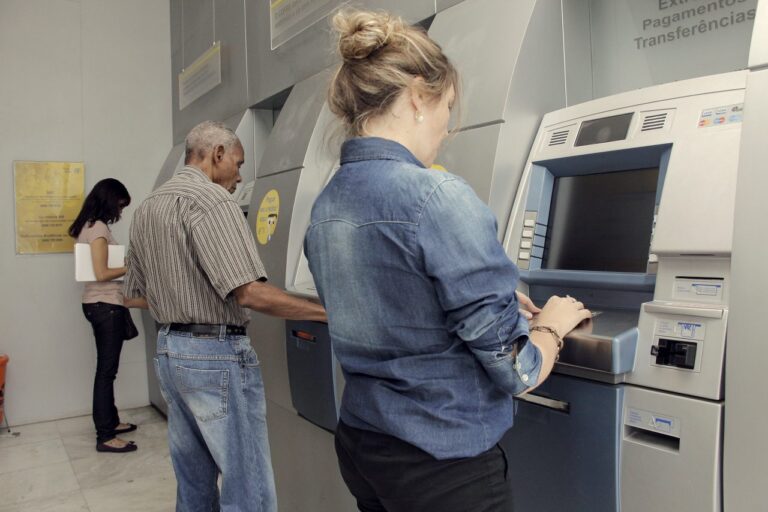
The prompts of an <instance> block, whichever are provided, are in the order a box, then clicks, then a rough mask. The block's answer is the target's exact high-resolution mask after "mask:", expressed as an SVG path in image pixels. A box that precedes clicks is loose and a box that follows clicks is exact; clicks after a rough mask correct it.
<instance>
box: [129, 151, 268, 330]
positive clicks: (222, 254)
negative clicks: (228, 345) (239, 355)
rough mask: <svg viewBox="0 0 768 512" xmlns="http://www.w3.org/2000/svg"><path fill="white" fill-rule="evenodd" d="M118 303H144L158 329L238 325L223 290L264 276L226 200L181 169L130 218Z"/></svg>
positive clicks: (199, 175) (240, 218) (238, 314)
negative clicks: (182, 325) (130, 300)
mask: <svg viewBox="0 0 768 512" xmlns="http://www.w3.org/2000/svg"><path fill="white" fill-rule="evenodd" d="M126 265H127V267H128V272H127V274H126V276H125V284H124V287H123V288H124V293H125V296H126V297H131V298H135V297H146V299H147V302H148V303H149V310H150V312H151V313H152V316H153V317H154V319H155V320H157V321H158V322H160V323H163V324H166V323H172V322H178V323H185V324H186V323H202V324H230V325H245V324H246V323H247V322H248V320H249V317H250V314H249V311H248V310H247V309H245V308H242V307H240V306H239V305H238V304H237V301H236V300H235V297H234V294H232V293H231V292H232V291H233V290H234V289H235V288H237V287H239V286H241V285H243V284H246V283H249V282H251V281H256V280H264V279H265V278H266V272H265V270H264V266H263V265H262V263H261V260H260V259H259V255H258V250H257V248H256V242H255V241H254V239H253V235H252V234H251V231H250V230H249V228H248V223H247V222H246V220H245V217H244V215H243V212H242V211H241V210H240V207H239V206H238V205H237V203H236V202H235V200H234V199H233V197H232V195H231V194H230V193H229V192H227V191H226V190H225V189H224V188H223V187H221V186H219V185H217V184H215V183H213V182H212V181H211V180H210V179H209V178H208V177H207V176H206V175H205V174H203V172H202V171H200V170H199V169H197V168H194V167H191V166H186V167H184V168H183V169H182V170H180V171H179V172H178V173H176V175H174V176H173V177H172V178H171V179H170V180H168V181H167V182H166V183H165V184H164V185H162V186H161V187H160V188H158V189H157V190H155V191H154V192H152V193H151V194H150V195H149V197H147V199H146V200H144V202H143V203H142V204H141V205H140V206H139V208H138V210H137V211H136V213H135V214H134V216H133V221H132V223H131V232H130V246H129V249H128V256H127V258H126Z"/></svg>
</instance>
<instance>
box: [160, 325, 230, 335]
mask: <svg viewBox="0 0 768 512" xmlns="http://www.w3.org/2000/svg"><path fill="white" fill-rule="evenodd" d="M170 330H171V331H177V332H188V333H190V334H197V335H199V336H218V335H219V333H221V325H220V324H171V327H170ZM227 334H231V335H234V336H245V326H242V325H228V326H227Z"/></svg>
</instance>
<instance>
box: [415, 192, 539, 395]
mask: <svg viewBox="0 0 768 512" xmlns="http://www.w3.org/2000/svg"><path fill="white" fill-rule="evenodd" d="M416 232H417V245H418V246H419V248H420V250H421V252H422V256H423V260H424V265H425V269H426V272H427V274H428V275H429V277H430V279H432V281H433V283H434V285H435V287H436V289H437V294H438V298H439V300H440V303H441V305H442V307H443V310H444V311H445V313H446V318H447V322H448V329H449V331H450V332H451V333H453V334H455V335H457V336H458V337H459V338H461V339H462V340H463V341H464V342H465V343H466V344H467V346H468V347H469V349H470V350H471V351H472V354H473V355H474V356H475V358H476V359H477V360H478V361H479V362H480V364H481V365H482V366H483V367H484V368H485V370H486V372H487V373H488V375H489V376H490V378H491V380H492V381H493V382H494V383H495V384H496V385H497V386H499V388H501V389H502V390H504V391H505V392H507V393H509V394H512V395H516V394H519V393H522V392H524V391H526V390H527V389H528V388H529V387H531V386H534V385H536V384H537V382H538V377H539V372H540V369H541V353H540V352H539V350H538V349H537V348H536V346H535V345H534V344H533V343H531V342H530V340H529V337H528V332H529V331H528V321H527V320H526V319H525V318H524V317H523V316H522V315H520V313H519V311H518V308H519V304H518V301H517V298H516V296H515V288H516V286H517V281H518V277H519V273H518V271H517V267H515V265H514V264H513V263H512V262H511V261H510V260H509V258H507V255H506V254H505V253H504V249H503V248H502V246H501V244H500V243H499V242H498V240H497V238H496V220H495V219H494V217H493V214H492V213H491V211H490V209H489V208H488V207H487V206H486V205H485V204H484V203H483V202H482V201H481V200H480V199H479V198H478V197H477V195H476V194H475V193H474V191H473V190H472V189H471V188H470V187H469V185H467V184H466V183H465V182H463V181H461V180H459V179H457V178H449V179H447V180H445V181H443V182H442V183H441V184H440V185H439V186H438V187H437V188H436V189H435V190H434V191H433V192H432V194H431V195H430V197H429V198H428V200H427V202H426V203H425V206H424V208H423V211H422V214H421V216H420V218H419V224H418V227H417V231H416Z"/></svg>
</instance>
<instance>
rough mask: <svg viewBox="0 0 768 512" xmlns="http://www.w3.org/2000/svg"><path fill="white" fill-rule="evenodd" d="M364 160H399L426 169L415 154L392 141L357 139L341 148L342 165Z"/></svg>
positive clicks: (376, 138)
mask: <svg viewBox="0 0 768 512" xmlns="http://www.w3.org/2000/svg"><path fill="white" fill-rule="evenodd" d="M364 160H397V161H400V162H408V163H411V164H413V165H417V166H419V167H424V164H422V163H421V162H420V161H419V159H418V158H416V157H415V156H413V153H411V152H410V151H408V149H407V148H406V147H405V146H403V145H402V144H400V143H399V142H395V141H393V140H390V139H382V138H381V137H356V138H354V139H349V140H347V141H346V142H344V144H343V145H342V146H341V163H342V164H346V163H350V162H361V161H364Z"/></svg>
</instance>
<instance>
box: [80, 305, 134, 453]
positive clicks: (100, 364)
mask: <svg viewBox="0 0 768 512" xmlns="http://www.w3.org/2000/svg"><path fill="white" fill-rule="evenodd" d="M83 313H84V314H85V318H87V319H88V321H89V322H90V323H91V326H92V327H93V336H94V337H95V338H96V377H95V378H94V380H93V424H94V425H95V427H96V441H97V442H99V443H103V442H105V441H109V440H110V439H114V437H115V428H117V426H118V425H119V424H120V417H119V416H118V414H117V407H115V390H114V383H115V378H116V377H117V368H118V366H119V364H120V352H121V351H122V350H123V341H124V337H125V323H126V319H125V315H128V314H130V313H129V312H128V309H127V308H125V307H123V306H117V305H115V304H107V303H105V302H96V303H95V304H83Z"/></svg>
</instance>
